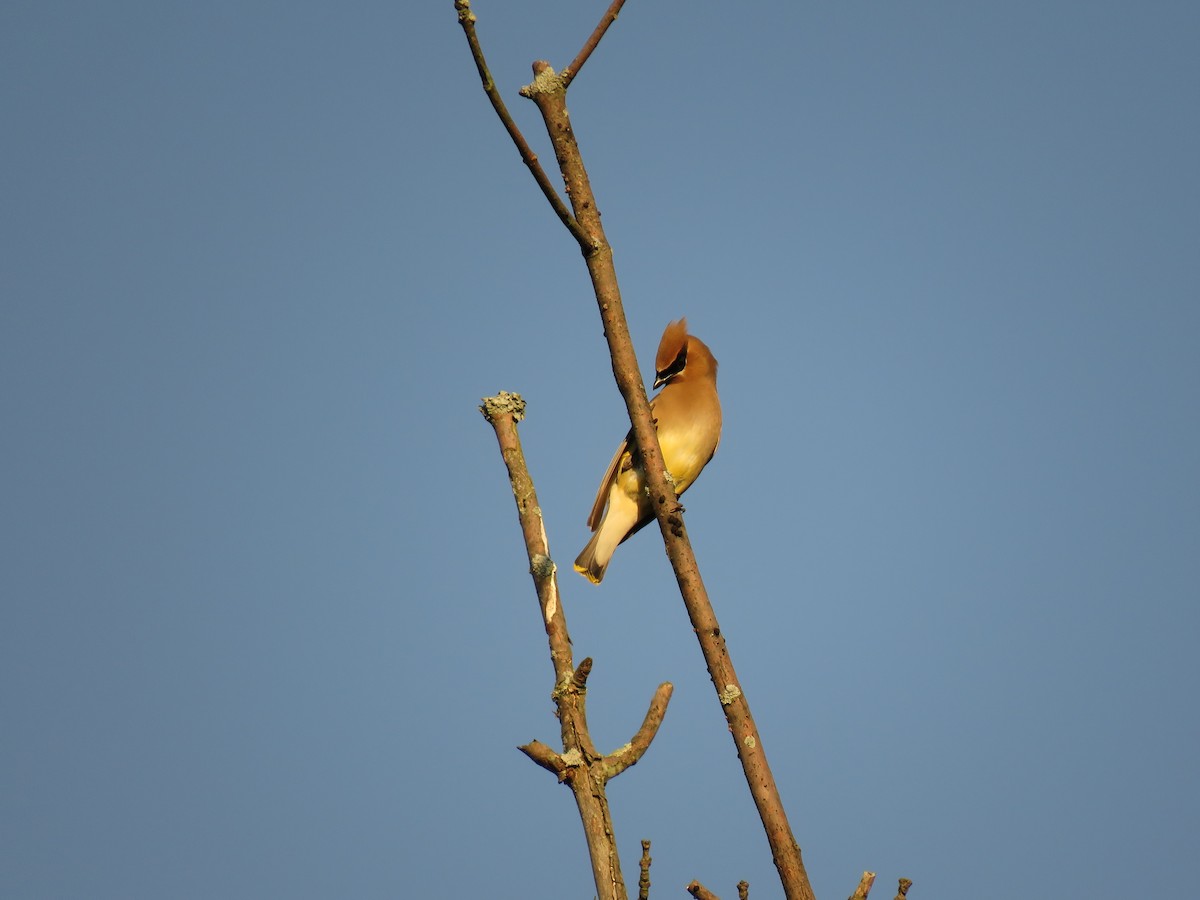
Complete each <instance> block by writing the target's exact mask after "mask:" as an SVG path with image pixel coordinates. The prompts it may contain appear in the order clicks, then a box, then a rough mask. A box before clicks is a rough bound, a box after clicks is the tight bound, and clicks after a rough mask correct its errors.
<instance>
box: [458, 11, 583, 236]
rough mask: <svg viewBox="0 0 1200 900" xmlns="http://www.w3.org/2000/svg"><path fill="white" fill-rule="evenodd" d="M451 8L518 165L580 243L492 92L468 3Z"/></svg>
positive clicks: (563, 208)
mask: <svg viewBox="0 0 1200 900" xmlns="http://www.w3.org/2000/svg"><path fill="white" fill-rule="evenodd" d="M454 8H455V9H456V10H458V24H459V25H461V26H462V29H463V33H464V34H465V35H466V36H467V44H468V46H470V48H471V57H472V58H473V59H474V60H475V68H476V69H478V70H479V80H480V81H481V82H483V91H484V93H485V94H487V97H488V100H490V101H491V102H492V109H494V110H495V111H496V115H497V116H499V117H500V122H501V124H502V125H504V130H505V131H507V132H508V136H509V137H510V138H512V142H513V143H514V144H515V145H516V147H517V152H518V153H520V154H521V161H522V162H523V163H525V165H526V166H527V167H528V168H529V173H530V174H531V175H533V180H534V181H536V182H537V186H538V187H539V188H541V190H542V193H543V194H545V196H546V199H547V200H548V201H550V206H551V207H552V208H553V209H554V212H555V215H557V216H558V218H559V220H560V221H561V222H562V223H563V225H565V226H566V227H567V230H568V231H570V232H571V234H573V235H575V239H576V240H582V239H583V238H582V232H580V230H579V223H578V222H576V221H575V218H574V217H573V216H572V215H571V213H570V212H569V211H568V210H567V207H566V204H564V203H563V202H562V198H561V197H559V196H558V191H557V190H555V188H554V185H553V184H551V182H550V176H548V175H547V174H546V170H545V169H543V168H542V164H541V163H540V162H539V161H538V157H537V154H536V153H534V152H533V148H532V147H530V146H529V142H528V141H526V140H525V135H523V134H521V129H520V128H518V127H517V123H516V122H515V121H513V117H512V115H511V114H510V113H509V111H508V107H507V106H506V105H505V103H504V98H503V97H501V96H500V92H499V91H498V90H497V89H496V82H495V81H494V80H493V78H492V73H491V70H490V69H489V68H488V64H487V60H486V59H485V58H484V55H483V47H482V46H481V45H480V43H479V35H478V34H476V32H475V13H474V12H472V11H471V0H454ZM585 59H586V57H585Z"/></svg>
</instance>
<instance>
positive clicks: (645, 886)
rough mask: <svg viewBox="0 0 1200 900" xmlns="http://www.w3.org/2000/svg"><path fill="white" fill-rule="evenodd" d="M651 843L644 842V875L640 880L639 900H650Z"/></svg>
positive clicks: (642, 865) (642, 864)
mask: <svg viewBox="0 0 1200 900" xmlns="http://www.w3.org/2000/svg"><path fill="white" fill-rule="evenodd" d="M652 862H653V860H652V859H650V842H649V841H642V861H641V868H642V874H641V877H639V878H638V900H650V863H652Z"/></svg>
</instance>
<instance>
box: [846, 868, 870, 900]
mask: <svg viewBox="0 0 1200 900" xmlns="http://www.w3.org/2000/svg"><path fill="white" fill-rule="evenodd" d="M874 884H875V873H874V872H863V873H862V878H860V879H859V880H858V887H856V888H855V889H854V893H853V894H851V895H850V900H867V894H869V893H871V887H872V886H873V885H874Z"/></svg>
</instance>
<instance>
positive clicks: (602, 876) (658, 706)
mask: <svg viewBox="0 0 1200 900" xmlns="http://www.w3.org/2000/svg"><path fill="white" fill-rule="evenodd" d="M479 409H480V412H482V413H483V415H484V418H486V419H487V420H488V422H489V423H491V425H492V428H493V430H494V431H495V432H496V441H497V443H498V444H499V445H500V454H501V456H503V458H504V464H505V466H506V467H507V469H508V477H509V482H510V484H511V485H512V492H513V499H514V500H515V501H516V504H517V518H518V519H519V520H520V523H521V533H522V534H523V535H524V537H525V551H526V554H527V556H528V558H529V572H530V574H531V575H532V576H533V583H534V588H535V590H536V592H537V597H538V608H539V610H540V611H541V614H542V623H543V625H544V626H545V629H546V638H547V641H548V642H549V645H550V660H551V662H552V663H553V665H554V691H553V693H552V695H551V696H552V697H553V699H554V703H555V706H556V707H557V712H558V719H559V724H560V727H561V732H562V746H563V749H562V752H557V751H555V750H553V749H552V748H551V747H550V746H548V745H547V744H544V743H542V742H541V741H531V742H530V743H528V744H525V745H524V746H522V747H520V748H519V749H520V750H521V752H522V753H524V754H525V755H526V756H528V757H529V758H530V759H531V760H533V761H534V762H535V763H537V764H538V765H539V766H541V767H542V768H543V769H545V770H546V771H548V772H552V773H553V774H554V776H555V777H556V778H557V779H558V780H559V781H560V782H562V783H565V784H567V785H568V786H569V787H570V788H571V792H572V793H573V794H574V796H575V803H576V805H577V806H578V808H579V816H580V819H581V820H582V821H583V829H584V834H585V836H586V838H587V844H588V855H589V857H590V858H591V861H592V875H593V877H594V879H595V882H596V893H597V896H598V897H599V898H601V900H625V898H626V891H625V883H624V880H623V878H622V875H621V863H620V858H619V856H618V854H617V847H616V839H615V836H614V832H613V823H612V815H611V813H610V812H609V807H608V797H607V794H606V790H605V789H606V786H607V784H608V782H609V780H610V779H612V778H614V777H616V776H617V775H619V774H620V773H621V772H623V771H624V770H625V769H627V768H629V767H630V766H632V765H634V764H635V763H636V762H637V761H638V760H639V759H640V758H641V756H642V754H644V753H645V752H646V750H647V748H648V747H649V746H650V742H651V741H652V740H653V739H654V735H655V734H656V733H657V731H658V726H659V725H660V724H661V723H662V719H663V716H664V715H665V714H666V710H667V703H668V701H669V700H670V698H671V685H670V684H663V685H660V686H659V688H658V690H657V691H655V694H654V699H653V700H651V702H650V709H649V710H648V711H647V713H646V718H645V720H644V721H643V722H642V727H641V728H640V729H638V732H637V734H636V735H634V738H633V741H631V742H630V743H629V744H627V745H626V746H625V747H622V748H621V749H620V750H617V751H616V752H614V753H611V754H609V755H608V756H605V757H602V756H601V755H600V753H599V752H597V750H596V747H595V744H594V743H593V741H592V737H591V733H590V732H589V730H588V724H587V702H586V701H587V683H588V676H589V675H590V674H591V672H592V660H591V659H590V658H589V659H585V660H583V662H581V663H580V664H579V666H578V667H575V666H574V664H573V662H572V655H571V636H570V634H569V632H568V631H567V619H566V614H565V612H564V610H563V608H562V605H561V603H560V602H559V601H560V598H559V594H558V576H557V573H556V568H555V565H554V562H553V560H552V559H551V557H550V546H549V541H548V539H547V537H546V529H545V525H544V524H543V522H542V510H541V507H540V506H539V505H538V499H537V492H536V491H535V490H534V486H533V478H532V477H531V476H530V474H529V469H528V467H527V466H526V464H525V454H524V453H523V452H522V450H521V441H520V438H519V437H518V436H517V422H518V421H520V420H521V419H522V418H524V416H525V401H524V400H523V399H522V398H521V396H520V395H519V394H510V393H508V392H507V391H501V392H500V393H499V394H497V395H496V396H495V397H485V398H484V400H483V405H482V406H481V407H480V408H479Z"/></svg>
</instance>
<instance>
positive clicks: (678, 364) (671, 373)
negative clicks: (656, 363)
mask: <svg viewBox="0 0 1200 900" xmlns="http://www.w3.org/2000/svg"><path fill="white" fill-rule="evenodd" d="M686 365H687V345H686V344H685V345H684V347H683V349H682V350H680V351H679V355H678V356H676V357H675V359H674V361H673V362H672V363H671V364H670V365H669V366H667V367H666V368H665V369H663V370H662V371H661V372H658V373H656V374H657V375H658V380H659V381H666V380H667V379H669V378H674V377H675V376H676V375H678V374H679V373H680V372H682V371H683V368H684V366H686Z"/></svg>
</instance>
